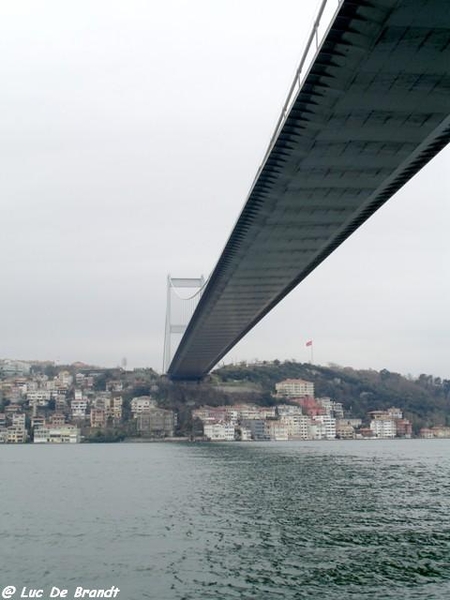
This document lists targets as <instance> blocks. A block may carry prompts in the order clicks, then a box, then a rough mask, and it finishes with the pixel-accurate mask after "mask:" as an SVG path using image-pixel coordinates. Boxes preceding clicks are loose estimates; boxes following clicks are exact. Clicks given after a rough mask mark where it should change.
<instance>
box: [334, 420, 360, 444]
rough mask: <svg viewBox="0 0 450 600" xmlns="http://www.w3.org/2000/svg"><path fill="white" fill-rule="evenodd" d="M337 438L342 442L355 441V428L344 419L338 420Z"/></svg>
mask: <svg viewBox="0 0 450 600" xmlns="http://www.w3.org/2000/svg"><path fill="white" fill-rule="evenodd" d="M336 437H337V438H338V439H340V440H354V439H355V437H356V436H355V428H354V427H353V426H352V425H351V424H350V423H348V421H346V420H344V419H337V420H336Z"/></svg>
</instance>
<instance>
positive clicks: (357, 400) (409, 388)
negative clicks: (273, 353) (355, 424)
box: [213, 361, 450, 431]
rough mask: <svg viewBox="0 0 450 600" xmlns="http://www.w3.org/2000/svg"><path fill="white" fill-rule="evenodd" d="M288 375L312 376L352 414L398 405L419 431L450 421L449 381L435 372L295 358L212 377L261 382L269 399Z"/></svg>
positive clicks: (321, 390) (319, 390) (232, 367)
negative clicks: (406, 372)
mask: <svg viewBox="0 0 450 600" xmlns="http://www.w3.org/2000/svg"><path fill="white" fill-rule="evenodd" d="M288 378H301V379H306V380H308V381H313V382H314V384H315V392H316V396H318V397H320V396H330V397H331V398H332V399H333V400H335V401H337V402H341V403H342V404H343V406H344V409H345V411H346V414H348V415H349V416H353V417H360V418H363V419H364V418H366V417H367V412H368V411H369V410H381V409H386V408H388V407H390V406H397V407H399V408H401V409H402V410H403V412H404V414H405V416H406V417H407V418H409V419H410V420H411V421H412V423H413V427H414V430H415V431H417V430H418V429H420V427H429V426H432V425H450V380H447V379H444V380H442V379H441V378H439V377H433V376H432V375H425V374H423V375H420V376H419V377H418V378H412V377H405V376H403V375H400V374H399V373H392V372H390V371H387V370H386V369H383V370H382V371H373V370H357V369H352V368H349V367H339V366H337V365H332V366H328V367H323V366H318V365H311V364H307V363H297V362H290V361H285V362H279V361H274V362H273V363H266V364H261V365H238V366H235V365H228V366H225V367H222V368H219V369H217V370H215V371H214V373H213V379H214V380H216V381H217V382H220V383H222V384H226V385H230V384H234V385H237V384H238V383H240V384H243V383H248V384H252V385H253V386H258V387H259V388H260V390H261V393H262V396H264V397H265V398H267V395H268V394H269V393H273V392H274V391H275V383H276V382H278V381H282V380H283V379H288Z"/></svg>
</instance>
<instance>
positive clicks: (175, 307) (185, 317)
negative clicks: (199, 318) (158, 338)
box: [163, 275, 205, 373]
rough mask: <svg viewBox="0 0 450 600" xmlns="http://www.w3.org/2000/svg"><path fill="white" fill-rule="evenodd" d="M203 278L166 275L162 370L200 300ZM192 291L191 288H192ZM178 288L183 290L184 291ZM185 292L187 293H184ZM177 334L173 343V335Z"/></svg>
mask: <svg viewBox="0 0 450 600" xmlns="http://www.w3.org/2000/svg"><path fill="white" fill-rule="evenodd" d="M204 286H205V278H204V277H203V275H201V277H171V276H170V275H167V305H166V327H165V333H164V358H163V372H164V373H167V370H168V368H169V366H170V363H171V361H172V357H173V354H174V352H175V350H176V347H177V346H178V344H179V342H180V341H181V335H182V334H184V332H185V331H186V327H187V326H188V323H189V321H190V319H191V317H192V315H193V314H194V311H195V309H196V307H197V304H198V301H199V300H200V297H201V294H202V291H203V288H204ZM194 289H195V291H194V293H192V290H194ZM178 290H180V291H181V290H184V293H183V292H182V291H181V292H180V293H179V292H178ZM186 292H187V294H188V295H186ZM174 336H178V337H179V339H177V340H176V342H175V344H174V341H173V337H174Z"/></svg>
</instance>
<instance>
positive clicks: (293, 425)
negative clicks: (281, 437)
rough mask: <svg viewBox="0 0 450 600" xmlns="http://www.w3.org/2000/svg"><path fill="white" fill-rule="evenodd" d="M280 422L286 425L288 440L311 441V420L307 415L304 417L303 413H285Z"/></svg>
mask: <svg viewBox="0 0 450 600" xmlns="http://www.w3.org/2000/svg"><path fill="white" fill-rule="evenodd" d="M280 420H281V421H282V422H283V423H284V424H285V425H286V428H287V434H288V439H290V440H310V439H311V419H310V417H308V416H307V415H303V414H301V412H300V413H284V414H282V415H281V416H280Z"/></svg>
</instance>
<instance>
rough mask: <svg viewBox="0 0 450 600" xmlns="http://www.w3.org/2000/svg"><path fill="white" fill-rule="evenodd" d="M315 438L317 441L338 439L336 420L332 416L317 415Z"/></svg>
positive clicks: (314, 421) (315, 418) (314, 423)
mask: <svg viewBox="0 0 450 600" xmlns="http://www.w3.org/2000/svg"><path fill="white" fill-rule="evenodd" d="M313 427H315V430H314V433H313V438H314V439H316V440H334V439H335V438H336V419H335V418H334V417H330V415H316V416H315V417H314V420H313Z"/></svg>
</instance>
